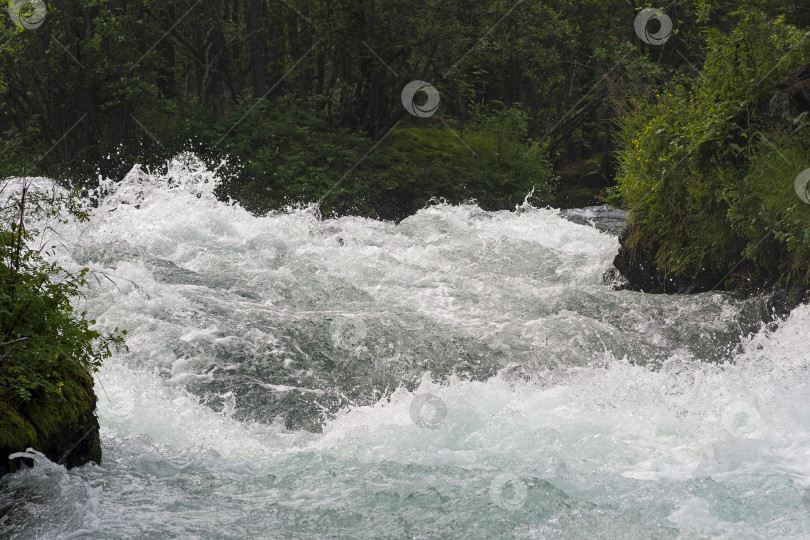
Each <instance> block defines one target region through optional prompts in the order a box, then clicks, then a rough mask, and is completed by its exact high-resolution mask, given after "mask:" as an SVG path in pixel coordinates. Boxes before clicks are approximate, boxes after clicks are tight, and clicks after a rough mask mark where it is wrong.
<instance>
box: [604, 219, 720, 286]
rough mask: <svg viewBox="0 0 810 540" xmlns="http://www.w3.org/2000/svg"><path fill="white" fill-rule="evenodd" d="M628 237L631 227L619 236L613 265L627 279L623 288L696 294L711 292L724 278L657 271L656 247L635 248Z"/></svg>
mask: <svg viewBox="0 0 810 540" xmlns="http://www.w3.org/2000/svg"><path fill="white" fill-rule="evenodd" d="M629 239H630V230H629V229H627V228H625V229H624V230H623V231H622V232H621V234H620V235H619V246H620V247H619V252H618V253H617V254H616V257H615V258H614V259H613V266H614V267H615V268H616V270H618V272H619V273H620V274H621V275H622V277H624V279H625V280H626V282H624V283H622V284H621V286H620V287H619V288H620V289H627V290H631V291H639V292H647V293H667V294H675V293H679V294H693V293H699V292H706V291H711V290H712V289H714V288H715V287H716V286H717V284H718V283H719V282H720V281H721V279H722V277H723V276H715V275H711V274H702V275H698V276H695V277H692V278H670V277H666V276H664V275H663V274H662V273H661V272H660V271H659V270H658V267H657V266H656V264H655V262H654V260H653V256H652V253H653V251H654V250H651V249H645V248H639V247H632V246H630V244H629ZM606 277H607V276H606Z"/></svg>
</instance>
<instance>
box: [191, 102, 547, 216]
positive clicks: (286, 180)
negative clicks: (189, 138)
mask: <svg viewBox="0 0 810 540" xmlns="http://www.w3.org/2000/svg"><path fill="white" fill-rule="evenodd" d="M279 105H280V106H276V107H272V108H270V107H267V105H266V104H265V103H264V102H260V103H259V104H258V105H257V106H256V108H255V109H254V110H253V111H252V112H251V114H250V115H249V116H248V117H246V119H245V120H244V121H243V122H242V123H240V124H239V126H237V127H236V128H235V129H234V130H233V131H232V132H231V133H229V134H228V136H227V138H226V139H225V142H224V143H223V145H224V146H225V148H226V150H227V152H228V154H229V155H245V154H250V156H251V158H250V160H245V161H244V162H241V163H235V164H234V165H233V166H232V167H231V168H230V169H229V170H228V171H226V172H225V174H226V175H230V176H231V179H230V181H229V182H227V183H226V185H225V186H223V192H224V193H225V194H226V195H228V196H230V197H232V198H234V199H236V200H239V201H240V203H241V204H243V205H244V206H245V207H246V208H248V209H249V210H251V211H254V212H266V211H268V210H273V209H277V208H279V207H282V206H285V205H293V204H306V203H309V202H312V201H319V202H320V209H321V213H322V214H323V215H325V216H330V215H345V214H355V215H361V216H368V217H375V218H382V219H392V220H399V219H403V218H405V217H407V216H408V215H410V214H412V213H414V212H415V211H416V210H418V209H419V208H422V207H424V206H425V205H426V204H427V203H428V202H429V201H430V200H431V199H444V200H446V201H448V202H451V203H460V202H465V201H469V200H473V199H474V200H476V201H477V202H478V204H479V205H481V207H482V208H485V209H490V210H495V209H504V208H514V206H515V205H518V204H520V203H522V202H523V201H524V199H525V198H526V197H527V195H529V193H530V192H532V191H533V196H532V198H531V202H533V203H534V204H538V205H542V204H548V202H549V200H550V192H551V188H550V185H549V179H550V177H551V167H550V165H549V164H548V162H547V160H546V159H545V158H544V153H545V152H546V150H547V147H546V146H543V147H542V148H537V149H535V150H534V151H533V152H530V149H531V148H530V146H529V141H528V139H527V138H526V132H527V118H526V115H525V113H523V112H522V111H521V110H520V109H518V108H507V107H504V106H503V105H502V104H499V103H495V104H493V107H492V108H491V109H489V108H486V109H485V108H483V107H478V108H476V109H475V110H474V111H473V112H472V114H471V117H470V118H471V119H470V122H469V123H468V125H467V126H465V129H462V127H461V126H459V125H456V127H455V128H454V127H452V126H451V124H450V123H449V122H447V123H446V124H445V123H443V122H442V121H441V120H439V119H438V118H430V119H418V120H416V119H415V120H414V121H410V122H403V123H402V124H400V126H399V127H397V128H395V129H393V130H392V131H390V133H388V134H387V135H385V134H384V135H385V136H381V137H380V139H379V140H374V139H372V138H370V137H367V136H364V135H362V134H361V133H357V132H351V131H349V130H341V129H328V127H327V126H325V123H326V119H325V118H323V117H320V116H319V115H318V114H317V113H315V112H314V111H313V110H312V109H311V108H304V107H300V106H298V105H297V104H296V103H295V102H294V101H293V100H284V101H282V103H280V104H279ZM455 124H457V123H455ZM197 133H198V138H202V139H208V140H215V139H216V138H218V137H221V134H220V133H219V132H218V131H216V132H211V133H207V132H205V131H204V130H199V131H198V132H197ZM198 140H199V139H198ZM206 146H208V145H207V144H206V143H204V142H203V143H201V144H200V145H199V151H200V152H202V153H205V148H206ZM210 157H211V158H213V155H212V156H210Z"/></svg>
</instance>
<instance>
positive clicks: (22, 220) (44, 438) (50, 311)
mask: <svg viewBox="0 0 810 540" xmlns="http://www.w3.org/2000/svg"><path fill="white" fill-rule="evenodd" d="M0 196H2V198H3V204H2V206H0V457H2V458H3V459H2V460H0V473H2V472H4V471H7V470H8V468H9V465H10V464H9V463H8V460H7V459H5V456H7V455H8V454H9V453H11V452H15V451H24V450H25V449H26V448H28V447H34V448H36V449H38V450H40V451H42V452H44V453H45V454H46V455H48V456H49V457H50V458H51V459H53V460H54V461H60V459H61V462H62V463H68V464H70V463H73V462H74V460H76V459H78V461H76V462H77V463H78V462H83V461H82V459H81V456H83V455H84V456H85V458H87V456H89V458H90V459H95V460H96V461H97V460H98V459H100V446H99V445H100V443H99V437H98V433H97V431H98V423H97V421H96V419H95V414H94V411H95V402H96V399H95V394H94V393H93V380H92V377H91V374H92V372H94V371H95V370H96V369H98V367H100V366H101V362H102V361H103V360H104V359H105V358H108V357H109V356H110V355H111V354H112V349H114V348H116V347H125V345H124V334H125V332H123V331H121V332H119V331H118V330H116V331H114V332H112V333H110V334H101V333H99V332H98V331H97V330H95V329H93V328H92V326H93V325H94V324H95V321H93V320H89V319H87V317H86V313H76V312H75V309H74V307H73V304H72V301H73V300H74V299H75V298H76V297H77V296H79V295H80V292H81V288H82V287H84V286H85V285H86V283H87V279H88V278H89V277H90V276H89V274H88V269H86V268H84V269H79V270H77V271H74V272H67V271H65V270H64V269H62V268H61V267H60V266H59V265H58V264H56V263H55V262H53V250H54V249H55V247H56V246H55V245H54V244H56V243H58V242H59V239H58V236H56V235H55V232H54V229H53V227H54V226H56V227H58V224H59V223H60V222H62V220H64V219H65V216H70V217H72V218H73V219H78V220H84V219H87V216H86V213H85V212H84V211H83V210H82V209H81V206H80V205H79V204H78V199H77V196H76V194H71V193H62V192H61V191H58V190H57V191H54V190H52V189H51V190H43V189H41V188H39V189H36V188H33V189H32V187H31V185H30V184H29V183H28V182H22V181H5V182H3V183H2V184H0ZM43 231H44V232H45V234H44V235H42V234H40V233H41V232H43ZM48 238H50V240H48ZM91 432H94V433H91ZM90 435H93V436H90ZM74 445H78V447H77V448H76V454H74V456H63V455H62V453H64V452H66V451H67V450H68V449H69V448H70V447H71V446H74ZM62 458H64V459H62ZM86 460H87V459H84V461H86Z"/></svg>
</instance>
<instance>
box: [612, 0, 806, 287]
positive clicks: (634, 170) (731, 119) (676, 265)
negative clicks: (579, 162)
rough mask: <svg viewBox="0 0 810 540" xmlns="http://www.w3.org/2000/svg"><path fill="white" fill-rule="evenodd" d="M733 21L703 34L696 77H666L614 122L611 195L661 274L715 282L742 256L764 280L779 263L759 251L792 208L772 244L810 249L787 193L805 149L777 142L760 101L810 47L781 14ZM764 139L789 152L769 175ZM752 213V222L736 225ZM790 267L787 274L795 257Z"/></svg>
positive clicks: (632, 239)
mask: <svg viewBox="0 0 810 540" xmlns="http://www.w3.org/2000/svg"><path fill="white" fill-rule="evenodd" d="M736 15H738V16H739V17H740V22H739V24H738V25H737V27H736V28H735V29H734V30H733V31H732V32H731V33H730V34H729V35H722V34H720V33H719V32H717V31H716V30H711V29H709V30H707V56H706V60H705V63H704V65H703V68H702V70H701V72H700V75H699V76H698V77H697V79H696V80H694V81H672V82H670V83H668V84H666V85H664V86H663V87H662V88H660V89H659V90H657V92H656V93H655V95H654V96H653V95H650V96H640V97H637V98H635V99H634V100H633V102H632V104H631V105H632V112H631V113H629V114H627V115H626V116H624V117H622V118H621V119H619V120H618V124H619V130H618V136H617V144H618V159H619V173H618V178H617V180H618V193H619V195H620V197H621V199H622V201H623V204H624V206H625V207H626V208H628V209H629V210H630V212H631V236H630V242H631V245H636V246H646V247H649V248H651V249H652V250H653V252H654V257H655V262H656V263H657V265H658V267H659V269H660V270H661V271H662V272H663V273H664V274H666V275H670V276H680V277H694V276H696V275H698V274H699V273H701V272H703V273H716V274H719V275H723V274H725V272H726V271H728V270H730V269H732V268H733V267H734V266H735V265H736V264H737V262H738V261H739V260H740V258H741V257H742V256H744V255H745V256H749V257H753V258H754V262H755V263H757V264H759V265H760V267H759V269H758V271H759V272H761V273H762V274H766V273H768V271H769V270H773V269H774V268H776V267H782V266H784V264H781V263H779V264H776V265H774V264H773V261H771V260H769V259H768V257H765V256H762V254H763V252H762V250H763V249H766V248H768V244H767V242H763V243H759V242H760V241H762V239H763V236H764V235H767V234H768V232H769V231H770V229H771V228H772V227H773V226H774V225H775V224H776V223H780V222H781V221H782V219H783V218H785V217H786V216H788V214H789V213H795V219H793V220H792V221H790V223H792V225H790V227H791V228H789V229H785V230H784V231H782V230H780V231H778V232H777V233H776V234H775V238H776V239H778V240H780V241H784V242H787V241H788V240H789V241H790V244H789V245H790V247H789V250H790V253H792V254H793V255H791V257H797V256H799V255H800V254H806V253H807V245H805V244H802V243H803V242H805V240H804V239H806V230H807V229H804V231H802V232H801V233H800V231H799V229H800V227H801V225H800V223H801V221H802V220H803V219H804V218H802V217H800V216H799V213H801V212H806V211H807V209H806V208H801V209H799V208H797V207H796V203H799V201H798V199H797V198H796V196H795V193H794V192H793V187H792V179H793V178H795V176H796V174H797V173H798V172H799V171H801V170H802V169H803V168H804V167H803V166H800V164H799V162H800V161H801V159H799V157H798V156H799V154H800V153H801V145H800V144H799V141H798V140H793V141H791V140H789V139H785V138H784V137H783V136H782V135H780V133H781V130H782V129H783V128H782V127H780V126H779V125H778V123H776V122H775V120H773V119H772V118H771V117H770V115H769V111H768V105H769V101H770V98H771V97H772V96H773V94H774V92H775V88H776V83H777V81H779V80H780V79H781V78H783V77H784V76H785V75H786V74H788V73H790V72H791V71H793V70H795V69H796V68H797V67H798V66H799V65H801V64H802V63H803V62H805V61H806V59H807V58H808V50H810V49H808V44H807V42H806V41H805V40H804V35H803V33H802V32H800V31H798V30H797V29H796V28H794V27H792V26H790V25H788V24H785V22H784V20H782V19H781V18H778V19H776V20H768V19H766V18H765V16H764V15H762V14H759V13H757V12H748V13H745V14H740V13H738V14H736ZM763 134H764V135H763ZM771 139H776V140H777V141H779V143H780V144H783V143H784V144H787V148H790V147H792V148H793V150H792V151H790V152H789V153H791V152H792V154H793V155H794V157H795V159H794V162H793V163H791V165H790V166H785V167H784V168H783V169H782V170H779V171H769V170H768V167H770V166H771V165H772V164H775V160H774V159H773V154H772V153H771V152H770V150H768V148H769V147H770V146H771V145H773V144H775V143H774V141H771ZM763 141H765V142H764V143H763ZM749 167H750V170H749ZM793 169H796V170H793ZM789 171H792V172H790V174H788V173H789ZM770 174H774V175H777V176H773V177H770V176H769V175H770ZM786 176H789V177H790V182H787V181H786V180H787V178H786ZM791 196H792V197H791ZM755 207H756V208H755ZM749 212H753V214H749ZM760 212H762V213H763V215H762V216H761V218H760V219H758V220H755V221H754V222H753V223H751V224H743V223H742V222H741V221H742V220H745V219H751V215H758V214H759V213H760ZM746 216H748V217H746ZM805 217H806V216H805ZM798 244H802V245H801V246H799V245H798ZM756 253H760V256H756ZM806 260H807V259H805V261H806ZM788 266H791V267H792V268H793V269H794V271H795V270H796V269H797V268H798V262H797V261H796V260H793V262H790V263H788Z"/></svg>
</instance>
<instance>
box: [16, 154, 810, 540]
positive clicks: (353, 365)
mask: <svg viewBox="0 0 810 540" xmlns="http://www.w3.org/2000/svg"><path fill="white" fill-rule="evenodd" d="M216 181H217V180H216V175H215V174H214V173H212V172H210V171H208V170H207V169H206V168H205V167H204V166H203V165H202V164H201V163H199V162H197V161H196V160H195V159H194V158H193V156H180V157H179V158H177V159H176V160H175V161H174V162H173V163H171V164H170V167H169V170H168V171H167V172H166V173H165V174H147V173H145V172H142V171H138V170H137V169H136V170H134V171H133V172H132V173H130V175H129V176H128V177H127V179H126V180H125V182H124V183H123V184H121V185H120V186H117V187H114V186H110V188H109V193H107V194H106V195H105V196H104V197H103V198H102V200H101V202H100V204H99V206H98V208H95V209H93V210H92V219H91V222H90V223H89V224H84V225H82V226H73V225H72V226H71V227H72V228H69V229H67V230H65V231H62V234H63V237H64V244H65V250H64V252H63V253H62V255H61V258H60V261H61V262H62V264H63V265H65V266H66V267H68V268H70V267H76V266H79V265H88V266H90V267H91V268H93V269H95V270H97V271H103V272H106V273H107V274H109V275H110V276H111V279H112V280H113V281H114V282H115V283H114V284H113V283H110V282H109V281H107V280H101V282H100V283H94V284H93V286H92V288H91V290H90V291H89V293H88V295H87V297H86V298H85V299H84V300H81V301H78V302H77V303H78V304H79V305H80V307H81V308H82V309H87V310H88V311H89V313H90V314H91V315H92V316H93V317H95V318H96V319H97V320H98V322H99V326H100V327H101V328H107V329H111V328H113V327H115V326H121V327H124V328H127V329H128V330H129V332H130V338H129V347H130V352H129V353H121V354H117V355H116V356H115V357H114V358H112V359H110V360H109V361H108V362H107V363H106V365H105V366H104V367H103V368H102V370H101V371H100V372H99V373H98V374H97V377H96V391H97V394H98V395H99V410H98V414H99V418H100V422H101V425H102V431H103V449H104V460H103V463H102V464H101V465H87V466H84V467H80V468H77V469H72V470H70V471H66V470H65V469H64V468H62V467H60V466H57V465H55V464H52V463H50V462H48V461H47V460H46V459H44V458H37V463H36V466H35V467H34V468H33V469H31V470H26V471H21V472H18V473H15V474H13V475H9V476H6V477H4V478H3V479H2V480H0V516H2V517H1V518H0V536H2V537H10V538H104V539H107V538H132V537H139V538H156V539H157V538H291V537H296V538H404V537H409V538H440V537H442V538H484V537H489V538H495V537H516V538H804V537H810V495H807V494H806V491H805V489H806V488H807V487H810V436H808V435H810V434H809V433H808V431H809V430H810V408H808V406H807V404H808V403H810V400H808V398H809V397H810V386H808V382H810V373H808V370H807V366H808V365H810V348H808V346H807V343H808V328H809V327H810V309H809V308H808V307H807V306H803V307H800V308H799V309H797V310H796V311H795V312H794V313H793V314H792V315H791V317H790V319H788V320H787V321H784V322H781V323H779V325H778V326H777V325H770V326H764V325H763V324H762V323H761V322H760V321H761V320H762V318H763V313H764V309H765V307H764V305H765V298H764V297H762V298H760V297H755V298H748V299H746V298H741V297H735V296H733V295H728V294H723V293H708V294H700V295H694V296H655V295H645V294H641V293H635V292H629V291H614V290H612V289H611V288H610V287H609V286H606V285H605V284H604V283H603V282H602V276H603V274H604V272H605V271H606V270H607V269H608V268H609V267H610V263H611V260H612V257H613V255H614V254H615V252H616V249H617V246H618V243H617V240H616V238H615V237H614V236H611V235H610V234H606V233H603V232H600V231H599V230H598V229H596V228H594V227H592V226H589V225H588V224H587V222H588V219H577V221H580V222H582V223H585V224H579V223H574V222H572V221H570V220H569V219H565V217H563V216H562V215H561V214H560V212H559V211H557V210H553V209H535V208H531V207H529V206H524V207H520V208H518V209H517V211H515V212H485V211H482V210H480V209H478V208H477V207H476V206H475V205H472V204H470V205H463V206H447V205H438V206H433V207H430V208H428V209H425V210H422V211H420V212H419V213H418V214H417V215H415V216H412V217H410V218H408V219H406V220H405V221H403V222H402V223H400V224H398V225H394V224H392V223H383V222H378V221H373V220H366V219H360V218H351V217H346V218H341V219H338V220H330V221H319V220H318V219H317V212H316V209H314V208H308V209H295V210H293V209H291V210H289V211H287V212H283V213H278V214H274V215H269V216H265V217H254V216H251V215H250V214H248V213H247V212H245V211H244V210H242V209H240V208H239V207H238V206H235V205H229V204H226V203H223V202H219V201H217V200H216V198H215V197H214V196H213V195H212V190H213V187H214V185H215V184H216ZM585 214H587V212H585V213H584V214H583V215H585ZM568 217H569V218H570V217H571V216H570V215H569V216H568ZM582 217H583V216H582V215H580V216H579V218H582ZM585 217H586V218H587V215H585ZM808 493H810V492H808Z"/></svg>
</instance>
